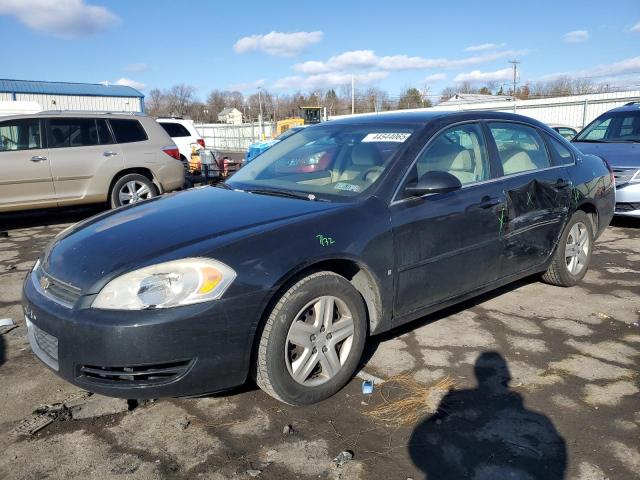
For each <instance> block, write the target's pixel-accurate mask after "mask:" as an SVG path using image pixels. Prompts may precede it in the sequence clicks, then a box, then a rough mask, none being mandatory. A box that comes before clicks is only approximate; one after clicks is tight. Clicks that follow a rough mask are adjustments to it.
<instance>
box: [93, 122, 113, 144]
mask: <svg viewBox="0 0 640 480" xmlns="http://www.w3.org/2000/svg"><path fill="white" fill-rule="evenodd" d="M96 125H97V126H98V141H99V142H100V145H111V144H112V143H113V136H112V135H111V131H110V130H109V125H107V121H106V120H105V119H103V118H98V119H96Z"/></svg>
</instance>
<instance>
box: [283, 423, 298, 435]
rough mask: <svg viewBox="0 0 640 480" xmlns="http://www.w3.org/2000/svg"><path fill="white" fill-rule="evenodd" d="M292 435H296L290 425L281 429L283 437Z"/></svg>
mask: <svg viewBox="0 0 640 480" xmlns="http://www.w3.org/2000/svg"><path fill="white" fill-rule="evenodd" d="M294 433H296V431H295V430H294V429H293V427H292V426H291V425H285V426H284V428H283V429H282V434H283V435H293V434H294Z"/></svg>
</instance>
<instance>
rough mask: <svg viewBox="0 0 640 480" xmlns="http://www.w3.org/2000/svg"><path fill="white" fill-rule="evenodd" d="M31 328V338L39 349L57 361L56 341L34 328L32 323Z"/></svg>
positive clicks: (51, 336)
mask: <svg viewBox="0 0 640 480" xmlns="http://www.w3.org/2000/svg"><path fill="white" fill-rule="evenodd" d="M31 328H32V329H33V338H34V339H35V341H36V343H37V344H38V346H39V347H40V349H41V350H42V351H43V352H44V353H46V354H47V355H49V356H50V357H51V358H52V359H54V360H55V361H58V339H57V338H56V337H54V336H53V335H49V334H48V333H47V332H45V331H44V330H42V329H40V328H38V327H36V326H35V325H34V324H33V323H32V324H31Z"/></svg>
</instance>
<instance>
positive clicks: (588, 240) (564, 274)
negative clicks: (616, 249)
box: [542, 210, 593, 287]
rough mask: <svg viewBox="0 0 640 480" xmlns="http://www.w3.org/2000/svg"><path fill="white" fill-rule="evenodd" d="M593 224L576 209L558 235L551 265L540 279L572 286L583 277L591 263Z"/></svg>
mask: <svg viewBox="0 0 640 480" xmlns="http://www.w3.org/2000/svg"><path fill="white" fill-rule="evenodd" d="M592 251H593V226H592V223H591V219H590V218H589V216H588V215H587V214H586V213H585V212H583V211H582V210H578V211H576V212H575V213H574V214H573V216H572V217H571V219H570V220H569V223H567V226H566V227H565V229H564V232H563V233H562V236H561V237H560V240H559V241H558V246H557V247H556V252H555V254H554V256H553V260H552V261H551V265H549V268H548V269H547V271H546V272H545V273H544V274H543V275H542V279H543V280H544V281H545V282H546V283H550V284H551V285H558V286H561V287H572V286H574V285H576V284H577V283H578V282H579V281H580V280H582V279H583V278H584V276H585V275H586V273H587V270H588V268H589V264H590V263H591V253H592Z"/></svg>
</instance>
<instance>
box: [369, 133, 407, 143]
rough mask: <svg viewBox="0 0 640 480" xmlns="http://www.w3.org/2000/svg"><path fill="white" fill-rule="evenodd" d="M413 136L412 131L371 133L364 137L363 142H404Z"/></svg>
mask: <svg viewBox="0 0 640 480" xmlns="http://www.w3.org/2000/svg"><path fill="white" fill-rule="evenodd" d="M409 136H411V134H410V133H370V134H368V135H367V136H366V137H364V138H363V139H362V143H367V142H399V143H402V142H404V141H405V140H406V139H407V138H409Z"/></svg>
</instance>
